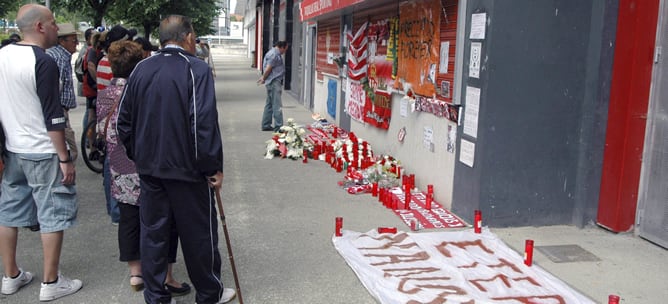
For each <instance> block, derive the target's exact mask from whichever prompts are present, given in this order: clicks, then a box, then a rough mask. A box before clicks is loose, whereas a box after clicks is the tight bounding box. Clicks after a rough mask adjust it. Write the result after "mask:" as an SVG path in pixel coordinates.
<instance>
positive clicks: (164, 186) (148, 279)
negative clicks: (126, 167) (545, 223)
mask: <svg viewBox="0 0 668 304" xmlns="http://www.w3.org/2000/svg"><path fill="white" fill-rule="evenodd" d="M140 180H141V182H140V185H141V194H140V200H141V205H140V208H139V213H140V222H141V241H140V242H141V267H142V276H143V277H144V285H145V287H146V289H145V290H144V300H145V301H146V303H149V304H154V303H169V301H170V300H171V295H170V293H169V292H168V291H167V290H166V289H165V288H164V286H163V283H164V282H165V278H166V275H167V264H168V262H169V248H170V247H171V246H172V241H171V238H170V235H171V229H172V228H173V227H176V231H177V234H178V236H179V239H180V240H181V250H182V252H183V259H184V261H185V265H186V268H187V270H188V276H189V278H190V281H191V282H192V283H193V285H194V287H195V290H196V291H197V294H196V296H195V300H196V301H197V303H200V304H207V303H217V302H218V300H219V299H220V297H221V295H222V293H223V282H222V280H221V278H220V272H221V269H220V268H221V260H220V252H219V251H218V220H217V217H216V209H215V198H214V193H213V190H212V189H210V188H209V185H208V183H207V182H206V180H204V178H202V181H201V182H185V181H178V180H170V179H161V178H156V177H152V176H146V175H141V176H140Z"/></svg>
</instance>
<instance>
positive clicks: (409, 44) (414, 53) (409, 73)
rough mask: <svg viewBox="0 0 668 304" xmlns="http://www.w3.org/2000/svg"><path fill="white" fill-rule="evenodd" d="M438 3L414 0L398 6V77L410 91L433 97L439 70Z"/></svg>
mask: <svg viewBox="0 0 668 304" xmlns="http://www.w3.org/2000/svg"><path fill="white" fill-rule="evenodd" d="M440 18H441V6H440V1H435V0H413V1H407V2H403V3H401V5H400V6H399V41H398V49H399V51H398V53H399V69H398V72H397V76H398V77H399V78H400V79H403V80H404V81H405V82H406V83H408V84H409V85H410V86H411V88H412V89H413V92H415V94H418V95H423V96H429V97H431V96H433V95H434V92H435V87H434V86H435V83H436V72H437V71H438V56H439V54H438V49H439V41H440V39H439V24H441V19H440Z"/></svg>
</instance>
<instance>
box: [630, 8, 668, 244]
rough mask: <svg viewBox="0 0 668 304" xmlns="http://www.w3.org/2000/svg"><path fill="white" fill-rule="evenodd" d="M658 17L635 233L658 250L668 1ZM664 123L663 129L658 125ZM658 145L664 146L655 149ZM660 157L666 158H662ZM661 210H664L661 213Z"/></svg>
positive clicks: (664, 236) (667, 237) (664, 237)
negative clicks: (653, 244)
mask: <svg viewBox="0 0 668 304" xmlns="http://www.w3.org/2000/svg"><path fill="white" fill-rule="evenodd" d="M658 14H659V19H658V20H657V33H656V45H655V52H654V54H655V55H654V67H653V69H652V80H651V86H650V97H649V107H648V111H647V127H646V129H647V132H646V133H645V144H644V151H643V163H642V167H641V173H640V186H639V189H638V210H637V212H636V214H637V217H636V225H637V229H636V233H637V234H638V235H639V236H641V237H643V238H645V239H647V240H649V241H651V242H653V243H656V244H658V245H659V246H662V247H665V248H668V230H666V228H668V204H666V203H667V202H668V201H665V200H663V199H668V194H666V195H665V196H666V197H658V196H661V195H662V193H661V191H666V188H665V184H666V182H668V169H666V166H665V165H661V163H662V162H663V163H664V164H665V163H666V162H668V154H666V153H665V151H662V150H663V148H662V147H668V125H667V124H668V122H666V120H665V118H662V117H664V116H666V115H667V114H668V88H666V87H665V86H666V84H665V82H666V81H668V67H665V63H664V62H665V59H663V58H662V54H661V53H662V46H664V45H666V44H667V43H668V17H667V16H666V15H668V0H661V2H660V5H659V11H658ZM662 95H665V96H662ZM661 110H663V111H661ZM661 123H663V125H659V124H661ZM657 145H661V146H659V147H658V148H654V147H656V146H657ZM660 153H662V154H663V158H662V155H661V154H660ZM656 154H659V155H656ZM661 170H664V171H661ZM656 173H658V174H662V173H663V178H659V180H657V178H656V176H655V174H656ZM660 176H661V175H659V177H660ZM662 200H663V201H662ZM661 207H663V208H664V209H663V210H661ZM661 216H663V218H661Z"/></svg>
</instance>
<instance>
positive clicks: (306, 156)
mask: <svg viewBox="0 0 668 304" xmlns="http://www.w3.org/2000/svg"><path fill="white" fill-rule="evenodd" d="M302 154H303V156H304V160H303V161H302V162H303V163H308V153H307V152H306V149H304V151H302Z"/></svg>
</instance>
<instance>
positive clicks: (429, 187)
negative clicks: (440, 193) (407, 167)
mask: <svg viewBox="0 0 668 304" xmlns="http://www.w3.org/2000/svg"><path fill="white" fill-rule="evenodd" d="M432 200H434V185H427V199H426V201H425V203H426V205H427V210H431V201H432Z"/></svg>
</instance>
